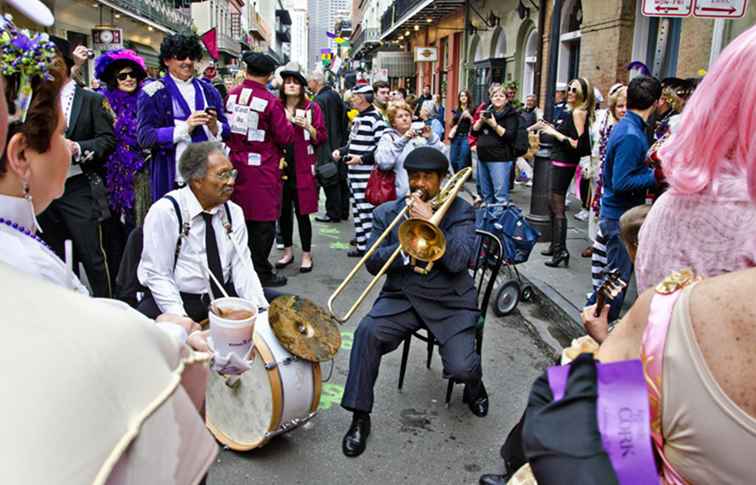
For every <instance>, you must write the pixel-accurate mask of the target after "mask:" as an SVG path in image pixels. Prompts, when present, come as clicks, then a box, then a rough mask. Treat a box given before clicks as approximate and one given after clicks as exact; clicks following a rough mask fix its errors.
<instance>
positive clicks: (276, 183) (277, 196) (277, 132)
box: [226, 79, 294, 221]
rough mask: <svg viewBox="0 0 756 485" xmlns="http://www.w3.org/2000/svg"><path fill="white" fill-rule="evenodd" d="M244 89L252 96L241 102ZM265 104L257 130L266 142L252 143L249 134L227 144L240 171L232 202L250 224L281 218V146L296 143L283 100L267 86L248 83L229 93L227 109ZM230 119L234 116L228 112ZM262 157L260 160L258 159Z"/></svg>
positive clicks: (232, 135)
mask: <svg viewBox="0 0 756 485" xmlns="http://www.w3.org/2000/svg"><path fill="white" fill-rule="evenodd" d="M243 90H250V91H251V92H250V91H245V93H250V94H249V96H248V99H246V100H242V99H240V98H241V95H242V92H243ZM255 98H258V99H259V100H261V102H260V101H258V103H261V104H264V105H265V107H264V109H262V111H256V110H252V108H250V110H252V111H255V112H257V113H258V117H259V120H258V124H257V130H261V131H264V132H265V133H264V137H263V141H249V140H248V135H247V134H246V133H245V134H241V133H233V130H232V133H231V136H230V137H229V139H228V142H227V145H228V147H229V148H230V149H231V155H230V158H231V163H233V164H234V168H236V169H237V170H238V171H239V177H238V178H237V179H236V188H235V189H234V195H233V196H232V199H233V201H234V202H236V203H237V204H239V205H240V206H241V208H242V209H243V210H244V217H245V218H246V219H247V220H250V221H275V220H277V219H278V217H279V216H280V215H281V197H282V191H283V183H282V181H281V168H280V163H281V156H282V153H281V147H283V146H285V145H287V144H289V143H292V142H293V141H294V127H293V126H292V124H291V123H290V122H289V120H288V119H287V118H286V113H285V112H284V107H283V104H282V103H281V100H280V99H279V98H278V97H277V96H274V95H273V94H271V93H270V92H268V90H267V89H266V88H265V86H264V85H262V84H260V83H258V82H255V81H251V80H249V79H247V80H245V81H244V82H243V83H241V84H240V85H238V86H236V87H235V88H233V89H231V90H230V91H229V92H228V98H227V103H226V108H227V109H228V108H233V105H234V104H239V105H241V104H242V103H240V101H246V102H245V103H244V105H247V106H250V107H251V106H252V105H253V100H254V99H255ZM228 116H229V117H231V116H232V114H230V113H229V115H228ZM258 156H259V158H258Z"/></svg>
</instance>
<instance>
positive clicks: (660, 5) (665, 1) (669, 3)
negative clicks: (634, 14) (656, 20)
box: [641, 0, 693, 17]
mask: <svg viewBox="0 0 756 485" xmlns="http://www.w3.org/2000/svg"><path fill="white" fill-rule="evenodd" d="M641 13H642V14H643V15H644V16H646V17H687V16H689V15H690V14H691V13H693V0H643V7H642V9H641Z"/></svg>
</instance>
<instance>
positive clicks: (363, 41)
mask: <svg viewBox="0 0 756 485" xmlns="http://www.w3.org/2000/svg"><path fill="white" fill-rule="evenodd" d="M380 38H381V32H380V29H378V28H377V27H371V28H367V29H364V30H361V31H360V33H359V34H357V37H355V38H354V40H353V41H352V53H353V55H355V56H356V55H357V54H358V53H359V52H360V51H362V50H364V49H366V48H368V47H369V46H371V45H372V44H377V43H378V41H379V40H380Z"/></svg>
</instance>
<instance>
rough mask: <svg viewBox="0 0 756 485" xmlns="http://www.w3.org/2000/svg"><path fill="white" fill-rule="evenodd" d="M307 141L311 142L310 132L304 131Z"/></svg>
mask: <svg viewBox="0 0 756 485" xmlns="http://www.w3.org/2000/svg"><path fill="white" fill-rule="evenodd" d="M304 139H305V141H310V130H304Z"/></svg>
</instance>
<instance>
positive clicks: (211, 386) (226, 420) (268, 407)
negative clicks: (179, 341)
mask: <svg viewBox="0 0 756 485" xmlns="http://www.w3.org/2000/svg"><path fill="white" fill-rule="evenodd" d="M255 348H256V349H257V357H256V358H255V360H254V362H253V363H252V368H251V369H249V370H248V371H247V372H245V373H244V374H242V376H241V378H240V381H239V383H238V385H237V386H235V387H229V386H227V385H226V381H225V379H224V378H223V377H222V376H220V375H219V374H218V373H217V372H210V379H209V380H208V384H207V397H206V413H207V414H206V418H205V421H206V424H207V428H208V429H209V430H210V432H211V433H213V435H214V436H215V438H216V439H217V440H218V441H220V442H221V443H223V444H224V445H226V446H228V447H229V448H231V449H232V450H237V451H246V450H251V449H253V448H257V447H259V446H262V445H264V444H265V443H266V441H267V440H266V438H265V433H267V432H268V431H270V430H271V429H273V427H274V426H278V422H277V421H279V420H280V412H281V411H280V409H281V407H280V400H281V384H280V380H279V379H278V373H277V372H276V371H275V369H274V370H273V371H272V372H270V373H269V371H268V370H267V369H265V360H266V359H268V360H271V361H272V356H271V354H270V350H269V349H268V346H267V345H266V344H265V342H264V341H263V340H262V339H261V338H259V337H258V336H257V335H255ZM271 375H274V376H275V379H274V381H275V382H274V383H273V385H272V384H271V377H270V376H271ZM275 384H277V385H275ZM274 399H275V402H274Z"/></svg>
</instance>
